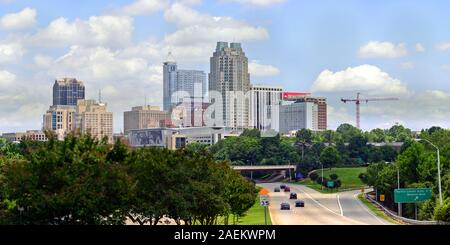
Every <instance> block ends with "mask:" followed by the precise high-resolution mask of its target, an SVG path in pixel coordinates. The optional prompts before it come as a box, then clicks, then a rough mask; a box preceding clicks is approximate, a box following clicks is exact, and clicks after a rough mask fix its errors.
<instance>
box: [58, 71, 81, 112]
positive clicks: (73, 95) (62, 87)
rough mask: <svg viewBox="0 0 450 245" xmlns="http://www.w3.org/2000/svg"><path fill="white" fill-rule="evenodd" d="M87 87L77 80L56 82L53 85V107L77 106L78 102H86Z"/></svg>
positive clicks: (67, 79) (68, 79) (66, 79)
mask: <svg viewBox="0 0 450 245" xmlns="http://www.w3.org/2000/svg"><path fill="white" fill-rule="evenodd" d="M84 98H85V87H84V84H83V82H82V81H78V80H77V79H75V78H64V79H62V80H56V81H55V84H54V85H53V105H54V106H58V105H63V106H76V105H77V101H78V100H84Z"/></svg>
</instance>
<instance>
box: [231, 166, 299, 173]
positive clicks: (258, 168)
mask: <svg viewBox="0 0 450 245" xmlns="http://www.w3.org/2000/svg"><path fill="white" fill-rule="evenodd" d="M232 168H233V169H234V170H236V171H239V172H256V171H258V172H259V171H268V172H269V171H283V170H291V171H294V172H295V169H296V166H295V165H273V166H232Z"/></svg>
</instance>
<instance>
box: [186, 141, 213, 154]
mask: <svg viewBox="0 0 450 245" xmlns="http://www.w3.org/2000/svg"><path fill="white" fill-rule="evenodd" d="M185 150H186V151H187V152H190V153H194V154H209V152H208V145H205V144H201V143H189V144H187V145H186V147H185Z"/></svg>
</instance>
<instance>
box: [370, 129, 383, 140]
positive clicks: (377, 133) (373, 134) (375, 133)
mask: <svg viewBox="0 0 450 245" xmlns="http://www.w3.org/2000/svg"><path fill="white" fill-rule="evenodd" d="M369 135H370V136H369V137H370V138H369V141H371V142H378V143H381V142H386V134H385V132H384V130H383V129H380V128H376V129H373V130H372V131H370V134H369Z"/></svg>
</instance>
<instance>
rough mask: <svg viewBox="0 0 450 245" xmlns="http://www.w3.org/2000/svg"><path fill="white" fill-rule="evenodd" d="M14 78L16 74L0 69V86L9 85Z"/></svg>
mask: <svg viewBox="0 0 450 245" xmlns="http://www.w3.org/2000/svg"><path fill="white" fill-rule="evenodd" d="M15 80H16V75H14V74H12V73H11V72H9V71H1V70H0V87H6V86H9V85H11V83H13V82H14V81H15Z"/></svg>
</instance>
